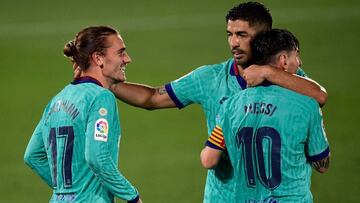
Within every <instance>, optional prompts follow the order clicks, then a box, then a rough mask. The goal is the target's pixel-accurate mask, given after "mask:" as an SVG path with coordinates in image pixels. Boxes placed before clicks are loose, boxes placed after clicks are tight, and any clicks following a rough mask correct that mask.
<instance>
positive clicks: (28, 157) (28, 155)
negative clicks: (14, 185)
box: [24, 150, 33, 166]
mask: <svg viewBox="0 0 360 203" xmlns="http://www.w3.org/2000/svg"><path fill="white" fill-rule="evenodd" d="M32 160H33V156H32V154H31V152H29V151H28V150H26V151H25V154H24V162H25V164H26V165H28V166H32V163H33V162H32Z"/></svg>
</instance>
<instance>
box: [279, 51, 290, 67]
mask: <svg viewBox="0 0 360 203" xmlns="http://www.w3.org/2000/svg"><path fill="white" fill-rule="evenodd" d="M287 60H288V57H287V55H286V54H285V53H284V54H280V55H279V68H281V69H282V70H286V69H287V67H288V63H287Z"/></svg>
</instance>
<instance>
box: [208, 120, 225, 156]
mask: <svg viewBox="0 0 360 203" xmlns="http://www.w3.org/2000/svg"><path fill="white" fill-rule="evenodd" d="M206 146H208V147H211V148H215V149H221V150H224V149H225V140H224V135H223V133H222V129H221V127H220V126H215V128H214V129H213V131H212V133H211V135H210V137H209V138H208V140H207V141H206Z"/></svg>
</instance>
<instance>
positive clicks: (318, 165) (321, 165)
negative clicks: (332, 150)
mask: <svg viewBox="0 0 360 203" xmlns="http://www.w3.org/2000/svg"><path fill="white" fill-rule="evenodd" d="M329 165H330V157H329V156H328V157H326V158H324V159H321V160H319V161H316V162H312V163H311V166H312V167H313V168H314V169H315V170H317V171H318V172H320V173H324V172H325V171H326V170H327V169H328V168H329Z"/></svg>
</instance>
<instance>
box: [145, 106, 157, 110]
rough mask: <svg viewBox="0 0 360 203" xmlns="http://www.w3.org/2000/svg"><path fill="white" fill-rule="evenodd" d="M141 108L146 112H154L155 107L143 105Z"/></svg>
mask: <svg viewBox="0 0 360 203" xmlns="http://www.w3.org/2000/svg"><path fill="white" fill-rule="evenodd" d="M143 108H144V109H146V110H148V111H153V110H156V108H155V106H153V105H144V107H143Z"/></svg>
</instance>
